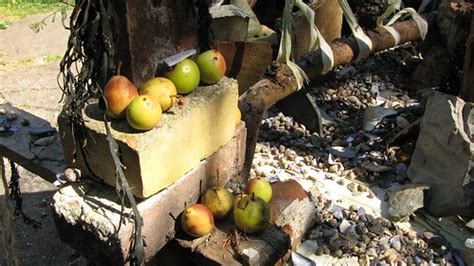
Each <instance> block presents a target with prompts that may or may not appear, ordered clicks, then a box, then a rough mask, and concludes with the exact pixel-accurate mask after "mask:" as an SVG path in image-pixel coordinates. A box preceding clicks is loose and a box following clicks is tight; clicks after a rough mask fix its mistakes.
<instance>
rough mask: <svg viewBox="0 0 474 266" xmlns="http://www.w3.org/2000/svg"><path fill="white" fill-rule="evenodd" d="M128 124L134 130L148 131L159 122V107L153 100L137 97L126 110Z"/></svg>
mask: <svg viewBox="0 0 474 266" xmlns="http://www.w3.org/2000/svg"><path fill="white" fill-rule="evenodd" d="M126 116H127V121H128V124H129V125H130V126H131V127H132V128H134V129H136V130H150V129H152V128H154V127H155V126H156V125H157V124H158V123H159V122H160V120H161V106H160V103H159V102H158V101H157V100H155V98H153V97H150V96H148V95H139V96H137V97H135V98H133V100H132V101H131V102H130V104H129V105H128V108H127V115H126Z"/></svg>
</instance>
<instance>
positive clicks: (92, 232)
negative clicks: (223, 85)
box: [52, 122, 246, 265]
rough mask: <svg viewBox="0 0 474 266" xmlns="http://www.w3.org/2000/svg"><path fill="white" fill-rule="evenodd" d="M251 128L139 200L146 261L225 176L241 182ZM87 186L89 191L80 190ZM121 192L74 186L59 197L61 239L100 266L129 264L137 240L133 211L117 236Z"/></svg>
mask: <svg viewBox="0 0 474 266" xmlns="http://www.w3.org/2000/svg"><path fill="white" fill-rule="evenodd" d="M245 139H246V129H245V126H244V124H243V122H242V123H240V124H239V125H238V126H237V128H236V129H235V134H234V136H233V138H232V139H231V141H229V142H228V143H227V144H226V145H224V146H223V147H221V148H220V149H219V150H218V151H217V152H215V153H214V154H212V155H211V156H209V157H208V158H207V159H205V160H203V161H202V162H200V163H198V165H197V166H196V167H195V168H194V169H193V170H192V171H190V172H188V173H187V174H186V175H185V176H183V177H181V178H180V179H179V180H177V181H176V182H175V183H174V184H172V185H171V186H169V187H167V188H166V189H164V190H163V191H161V192H159V193H157V194H155V195H153V196H151V197H150V198H147V199H144V200H141V201H139V203H138V206H137V207H138V210H139V212H140V214H141V215H142V218H143V223H144V225H143V228H142V236H143V239H144V240H145V243H146V245H145V247H144V249H145V260H146V261H148V260H150V259H151V258H152V257H153V256H154V255H155V254H156V253H157V252H158V251H159V250H160V249H161V248H162V247H163V246H164V245H165V244H166V243H167V242H168V241H170V240H171V239H173V238H174V236H175V228H176V226H177V227H179V223H178V224H176V221H175V218H177V217H178V216H179V214H180V213H181V212H182V211H183V210H184V206H185V203H187V204H188V205H190V204H192V203H195V202H196V201H197V200H198V198H199V195H200V194H201V193H202V192H203V191H204V190H205V189H207V188H208V187H209V186H213V185H215V184H216V181H217V179H216V178H215V174H216V173H217V172H219V177H220V178H219V182H220V184H221V185H223V184H226V183H228V181H229V180H233V181H235V178H236V177H238V176H239V174H240V171H241V170H242V165H243V162H244V155H245ZM81 186H87V188H86V189H85V190H81V189H78V188H79V187H81ZM119 202H120V201H119V200H118V198H117V196H116V194H115V190H114V189H112V188H110V187H108V186H103V185H100V184H94V185H93V186H88V185H84V184H83V185H81V184H79V185H78V184H72V185H68V186H67V187H64V188H61V189H60V190H59V191H58V192H56V193H55V194H54V196H53V205H52V213H53V218H54V221H55V224H56V229H57V231H58V235H59V237H60V238H61V240H62V241H63V242H65V243H67V244H68V245H69V246H71V247H72V248H74V249H76V250H77V251H78V252H80V253H81V254H82V255H83V256H85V257H87V258H88V259H89V260H91V261H93V262H95V263H96V264H98V265H123V264H124V263H125V261H126V258H127V255H128V251H129V248H130V241H131V240H132V232H133V226H134V225H133V220H131V219H129V218H128V217H130V216H131V209H130V208H128V207H126V208H125V210H124V212H125V218H124V219H123V221H122V225H121V229H120V231H118V232H117V230H118V227H119V220H120V204H119Z"/></svg>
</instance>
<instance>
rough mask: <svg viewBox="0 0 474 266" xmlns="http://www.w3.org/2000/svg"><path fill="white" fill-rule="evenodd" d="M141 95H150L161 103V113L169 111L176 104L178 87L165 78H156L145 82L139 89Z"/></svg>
mask: <svg viewBox="0 0 474 266" xmlns="http://www.w3.org/2000/svg"><path fill="white" fill-rule="evenodd" d="M138 93H139V94H140V95H149V96H151V97H154V98H155V99H157V100H158V101H159V102H160V105H161V111H163V112H166V111H168V110H169V109H170V108H171V107H172V106H173V105H174V104H175V103H176V95H177V94H178V92H177V91H176V86H175V85H174V83H173V82H172V81H171V80H169V79H167V78H164V77H156V78H153V79H150V80H148V81H147V82H145V83H144V84H143V85H142V86H141V87H140V89H139V91H138Z"/></svg>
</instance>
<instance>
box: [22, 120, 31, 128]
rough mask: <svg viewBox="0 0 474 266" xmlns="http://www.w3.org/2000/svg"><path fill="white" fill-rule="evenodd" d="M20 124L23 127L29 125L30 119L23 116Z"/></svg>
mask: <svg viewBox="0 0 474 266" xmlns="http://www.w3.org/2000/svg"><path fill="white" fill-rule="evenodd" d="M21 125H22V126H24V127H27V126H29V125H30V120H28V119H26V118H23V120H22V121H21Z"/></svg>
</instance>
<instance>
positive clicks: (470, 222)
mask: <svg viewBox="0 0 474 266" xmlns="http://www.w3.org/2000/svg"><path fill="white" fill-rule="evenodd" d="M466 226H467V227H468V228H470V229H473V230H474V219H472V220H470V221H469V222H468V223H467V224H466Z"/></svg>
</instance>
